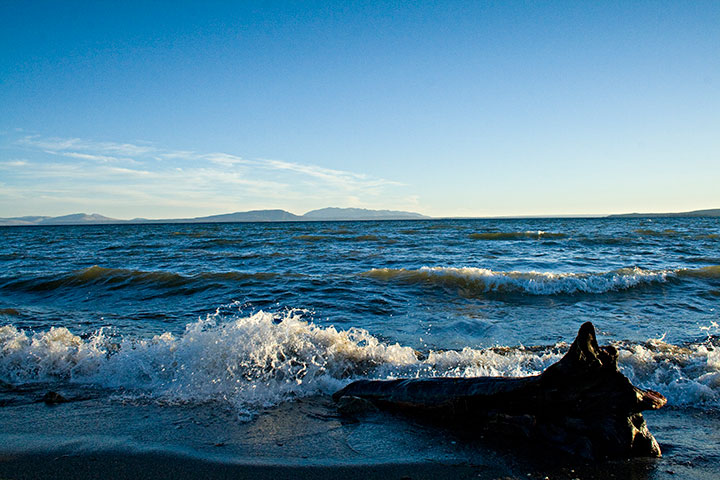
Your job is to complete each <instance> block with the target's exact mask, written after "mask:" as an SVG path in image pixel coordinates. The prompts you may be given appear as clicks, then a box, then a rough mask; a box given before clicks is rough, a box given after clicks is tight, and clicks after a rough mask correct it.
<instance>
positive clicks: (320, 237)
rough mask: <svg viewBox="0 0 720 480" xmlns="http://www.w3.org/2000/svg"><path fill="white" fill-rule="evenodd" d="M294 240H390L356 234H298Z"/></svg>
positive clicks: (388, 240)
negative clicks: (350, 235)
mask: <svg viewBox="0 0 720 480" xmlns="http://www.w3.org/2000/svg"><path fill="white" fill-rule="evenodd" d="M295 239H296V240H302V241H304V242H325V241H332V242H390V243H392V241H391V240H390V239H389V238H386V237H380V236H377V235H356V236H352V237H337V236H333V235H298V236H296V237H295Z"/></svg>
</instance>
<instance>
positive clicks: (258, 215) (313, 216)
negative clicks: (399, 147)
mask: <svg viewBox="0 0 720 480" xmlns="http://www.w3.org/2000/svg"><path fill="white" fill-rule="evenodd" d="M427 218H430V217H426V216H424V215H420V214H419V213H413V212H401V211H395V210H367V209H364V208H335V207H331V208H322V209H320V210H312V211H310V212H307V213H306V214H305V215H295V214H293V213H290V212H286V211H285V210H251V211H249V212H235V213H225V214H222V215H210V216H208V217H194V218H168V219H157V220H150V219H147V218H134V219H132V220H118V219H116V218H110V217H105V216H103V215H99V214H97V213H93V214H91V215H88V214H86V213H74V214H72V215H63V216H60V217H43V216H30V217H13V218H0V226H21V225H103V224H104V225H108V224H120V223H134V224H137V223H235V222H237V223H240V222H303V221H305V222H308V221H333V220H338V221H342V220H420V219H427Z"/></svg>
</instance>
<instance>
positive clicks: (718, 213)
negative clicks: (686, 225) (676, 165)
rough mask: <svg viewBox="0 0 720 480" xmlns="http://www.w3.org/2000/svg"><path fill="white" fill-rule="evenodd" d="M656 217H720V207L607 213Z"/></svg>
mask: <svg viewBox="0 0 720 480" xmlns="http://www.w3.org/2000/svg"><path fill="white" fill-rule="evenodd" d="M657 217H720V208H713V209H709V210H693V211H692V212H678V213H623V214H618V215H609V218H657Z"/></svg>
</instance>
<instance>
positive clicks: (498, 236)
mask: <svg viewBox="0 0 720 480" xmlns="http://www.w3.org/2000/svg"><path fill="white" fill-rule="evenodd" d="M468 236H469V237H470V238H472V239H475V240H553V239H558V238H566V237H567V235H566V234H564V233H553V232H543V231H542V230H537V231H527V232H485V233H471V234H470V235H468Z"/></svg>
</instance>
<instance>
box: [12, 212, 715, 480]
mask: <svg viewBox="0 0 720 480" xmlns="http://www.w3.org/2000/svg"><path fill="white" fill-rule="evenodd" d="M0 265H1V266H2V269H0V382H1V383H0V417H2V419H3V420H4V424H5V425H6V426H5V427H4V428H3V427H0V429H2V431H0V433H1V434H2V435H4V437H3V438H4V439H5V441H6V442H8V444H13V445H15V447H13V448H20V446H21V445H22V444H28V442H30V440H31V439H32V442H35V443H34V444H37V445H41V444H42V445H45V444H46V443H47V442H50V443H53V442H55V441H57V438H56V437H57V435H58V434H57V431H56V429H55V430H54V433H53V434H52V435H54V436H52V437H51V436H49V435H50V433H48V431H47V429H46V428H44V427H42V426H38V425H37V422H36V423H35V424H34V426H33V425H29V424H27V423H23V422H22V421H21V420H19V419H21V418H24V417H23V416H26V417H27V418H30V417H32V418H34V419H35V420H37V418H44V417H43V416H47V415H48V412H47V411H45V410H38V408H45V407H44V406H42V407H38V406H37V403H36V402H37V399H38V396H39V395H41V393H42V392H44V391H46V390H48V389H52V390H55V391H60V392H61V393H63V394H64V395H65V396H67V397H69V398H71V399H76V400H78V401H79V402H80V403H82V401H88V402H90V403H92V404H93V405H96V406H97V405H99V404H103V405H111V406H115V407H117V408H115V407H113V408H114V410H112V411H113V412H115V413H117V411H118V409H121V407H123V406H128V405H131V406H132V408H135V409H152V410H153V413H152V417H153V418H159V417H162V415H164V414H167V412H171V411H172V412H174V413H172V415H176V414H178V413H177V412H194V413H193V415H200V416H202V415H203V414H202V413H199V412H203V411H206V412H207V411H210V410H213V411H217V412H222V413H221V414H218V415H221V416H222V418H224V419H225V420H224V421H223V425H224V426H223V427H222V428H225V429H226V428H229V427H228V424H232V425H235V427H233V428H238V429H241V430H242V429H243V428H245V429H247V428H250V426H251V425H258V422H267V421H268V419H270V418H275V417H273V416H277V415H280V414H279V413H278V412H284V411H292V410H302V408H310V407H307V405H308V402H309V404H311V405H313V407H312V408H311V410H312V409H319V411H320V413H318V412H317V411H315V410H313V412H314V413H311V414H308V415H310V416H311V417H312V415H315V416H316V417H317V416H318V415H319V416H320V417H323V415H325V416H332V405H331V404H330V402H329V400H328V398H329V395H330V394H332V393H333V392H334V391H336V390H337V389H339V388H341V387H342V386H343V385H346V384H347V383H349V382H350V381H352V380H354V379H358V378H388V377H400V376H410V377H416V376H421V377H424V376H477V375H501V376H520V375H532V374H536V373H539V372H541V371H542V370H543V369H544V368H545V367H547V366H548V365H550V364H552V363H553V362H555V361H557V360H558V359H559V358H560V357H561V356H562V354H563V353H564V351H565V349H566V348H567V346H568V344H569V343H570V342H571V341H572V340H573V338H574V337H575V334H576V333H577V330H578V328H579V326H580V325H581V324H582V323H583V322H586V321H592V322H593V323H594V324H595V326H596V328H597V331H598V340H599V342H600V343H601V344H607V343H611V344H613V345H615V346H616V347H617V348H618V350H619V352H620V368H621V370H622V371H623V372H624V373H625V374H626V375H627V376H628V377H629V378H630V379H631V380H632V381H633V382H634V383H635V384H636V385H638V386H641V387H644V388H651V389H654V390H657V391H659V392H661V393H663V394H664V395H665V396H666V397H667V398H668V400H669V406H668V407H667V408H666V409H664V411H660V412H653V413H651V414H648V415H647V417H648V421H649V423H650V428H651V430H652V431H653V432H654V433H655V434H656V437H658V441H659V442H660V444H661V446H663V447H664V449H665V451H666V457H667V458H669V460H665V461H666V462H667V461H670V462H674V463H673V465H675V464H677V465H680V464H682V465H686V466H687V465H690V467H687V468H691V467H692V468H695V467H697V468H700V469H701V470H702V468H706V469H707V468H710V469H711V470H710V471H712V467H711V466H712V465H714V464H717V462H720V453H719V452H720V438H718V434H717V429H716V426H718V425H719V424H720V421H718V418H719V417H720V414H719V412H720V350H719V349H718V347H720V337H719V334H720V326H719V325H718V324H719V323H720V310H719V308H720V220H719V219H712V218H676V219H529V220H428V221H379V222H308V223H247V224H168V225H104V226H55V227H0ZM93 402H95V403H93ZM98 402H100V403H98ZM76 403H77V402H76ZM301 405H303V406H304V407H302V408H301V407H300V406H301ZM60 407H62V406H60ZM68 408H69V407H68ZM72 408H77V407H72ZM127 408H131V407H127ZM203 409H205V410H203ZM208 409H210V410H208ZM86 411H87V412H90V411H96V410H92V408H90V407H88V408H86ZM103 411H104V410H103ZM143 411H144V410H143ZM52 412H53V413H52V415H55V414H56V410H52ZM104 412H105V413H97V412H96V413H95V415H98V416H104V415H110V414H108V413H107V412H106V411H104ZM163 412H165V413H163ZM662 412H665V413H662ZM143 415H148V416H150V414H148V413H143ZM28 416H29V417H28ZM91 416H92V415H91ZM133 418H135V417H133ZM138 418H144V419H145V420H142V421H141V420H138ZM138 418H136V419H135V422H136V423H142V422H146V423H147V422H150V420H147V418H148V417H147V416H142V417H138ZM328 418H329V417H328ZM85 421H88V420H87V419H86V420H85ZM653 421H654V422H655V423H656V425H657V426H658V427H657V428H654V426H653ZM48 422H49V420H48ZM678 422H680V424H681V425H682V428H678V427H677V425H678ZM708 422H709V423H708ZM41 423H42V422H41ZM116 423H117V422H116ZM381 423H382V422H381ZM11 424H12V429H13V430H12V431H11V427H10V425H11ZM92 424H93V422H92V421H89V423H88V425H87V426H86V427H85V430H82V429H80V430H82V431H83V432H84V433H83V434H82V435H84V437H83V438H89V437H88V435H90V433H92ZM124 425H125V426H124V427H122V428H123V430H122V431H123V432H124V435H126V436H128V438H129V437H132V438H133V439H132V442H135V443H138V442H139V443H142V442H143V440H142V439H141V438H140V437H137V436H136V437H133V434H131V433H128V432H131V431H134V430H133V428H136V429H140V430H142V429H141V428H140V427H138V426H137V425H135V426H133V425H134V424H133V420H128V421H127V422H126V424H124ZM376 426H377V425H376ZM326 427H327V425H326ZM48 428H49V427H48ZM78 428H79V427H78ZM118 428H120V427H118ZM208 428H209V429H211V427H208ZM217 428H220V427H217ZM312 428H315V427H312ZM327 428H330V427H327ZM354 428H361V427H354ZM377 428H381V427H377ZM658 428H659V430H658ZM687 429H690V430H691V431H699V430H703V429H705V430H707V432H709V433H708V434H707V435H705V436H704V438H703V441H702V442H699V443H697V444H696V441H695V440H694V439H693V438H692V435H689V434H688V433H687V431H685V430H687ZM693 429H694V430H693ZM320 430H322V428H320ZM683 431H684V433H683ZM89 432H90V433H89ZM713 432H715V433H713ZM326 433H327V432H326ZM43 435H44V437H43ZM193 435H196V436H197V435H201V434H200V433H198V432H195V433H194V434H193ZM201 436H202V435H201ZM60 437H61V438H64V439H66V440H67V439H69V438H72V437H73V435H72V434H71V433H67V434H65V435H60ZM43 438H44V440H43ZM48 438H52V439H54V440H48ZM139 438H140V439H139ZM143 438H144V437H143ZM153 438H154V440H152V441H153V442H155V443H162V442H163V440H162V439H160V438H159V437H158V438H155V437H153ZM183 438H184V437H183V435H182V434H180V433H179V434H178V435H176V436H175V437H173V439H172V442H173V444H174V445H178V444H183V442H184V440H183ZM148 441H150V440H148ZM13 442H14V443H13ZM32 442H30V443H32ZM43 442H46V443H43ZM128 442H130V440H128ZM713 442H714V443H713ZM186 443H187V444H186V445H181V446H182V447H183V448H186V447H187V448H195V447H194V446H193V445H194V444H192V441H190V440H187V442H186ZM221 443H223V442H221ZM240 443H242V442H240V441H239V440H238V445H239V444H240ZM223 444H224V443H223ZM453 445H455V444H453ZM246 446H247V445H246ZM238 448H240V447H238ZM354 451H358V447H357V446H356V448H354ZM443 452H445V453H443V454H442V455H446V454H447V455H450V456H453V455H459V454H457V452H451V453H447V452H446V451H445V450H443ZM248 455H250V456H252V455H251V454H249V453H248ZM273 455H275V457H273V458H276V457H278V458H283V455H285V454H283V453H282V452H279V453H278V452H276V453H275V454H273ZM302 455H305V456H307V452H305V453H304V454H302ZM302 455H301V457H302ZM395 455H399V453H397V452H395ZM442 455H441V456H442ZM430 456H431V457H432V455H430ZM461 456H462V455H461ZM343 458H344V461H347V456H345V457H343ZM453 458H455V457H453ZM683 462H684V463H683ZM677 465H676V466H675V467H673V468H679V467H677ZM703 465H704V466H705V467H703Z"/></svg>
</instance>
